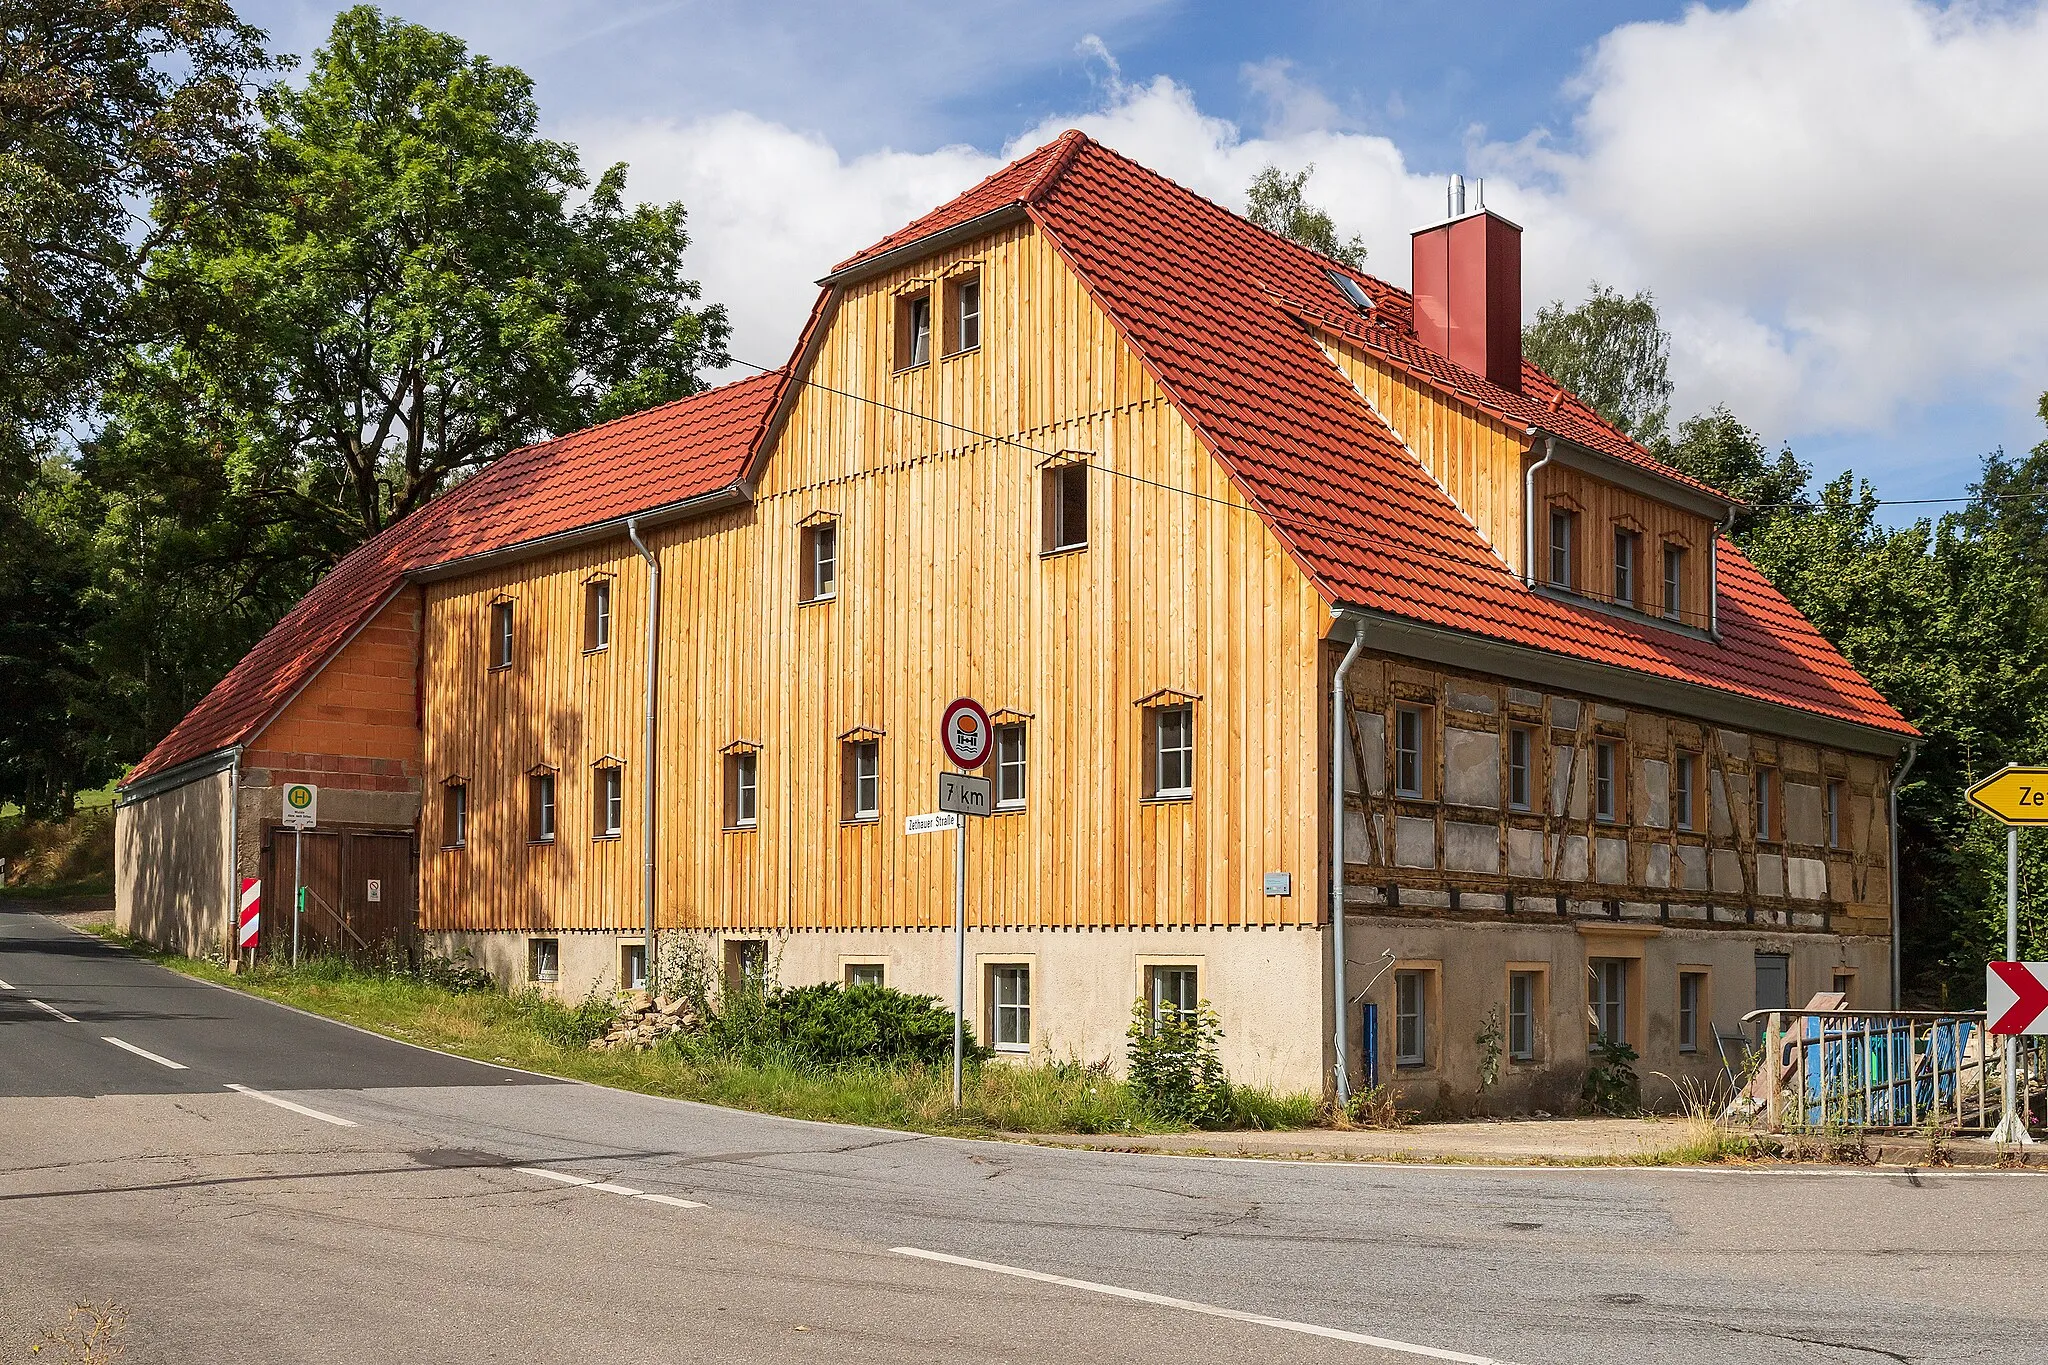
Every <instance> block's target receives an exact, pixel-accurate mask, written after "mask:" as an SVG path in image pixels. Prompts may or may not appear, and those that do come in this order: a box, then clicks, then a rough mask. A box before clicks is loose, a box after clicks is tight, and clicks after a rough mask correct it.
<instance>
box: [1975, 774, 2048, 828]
mask: <svg viewBox="0 0 2048 1365" xmlns="http://www.w3.org/2000/svg"><path fill="white" fill-rule="evenodd" d="M1963 795H1964V796H1966V797H1968V798H1969V800H1970V804H1971V805H1973V806H1975V807H1976V808H1977V809H1978V810H1981V811H1983V812H1984V813H1985V814H1986V815H1989V816H1991V817H1992V818H1993V819H1995V820H2003V821H2004V822H2005V823H2006V824H2008V825H2048V768H2020V767H2011V768H2000V769H1999V770H1998V771H1997V772H1995V773H1993V774H1991V776H1989V777H1987V778H1985V779H1984V780H1983V781H1982V782H1979V783H1978V784H1977V785H1976V786H1974V787H1972V788H1970V789H1969V790H1968V791H1966V792H1964V793H1963Z"/></svg>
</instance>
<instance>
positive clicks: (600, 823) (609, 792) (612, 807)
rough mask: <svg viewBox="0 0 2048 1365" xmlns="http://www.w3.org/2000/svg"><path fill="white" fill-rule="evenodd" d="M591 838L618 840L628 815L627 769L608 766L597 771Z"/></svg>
mask: <svg viewBox="0 0 2048 1365" xmlns="http://www.w3.org/2000/svg"><path fill="white" fill-rule="evenodd" d="M590 806H591V810H590V816H591V820H590V823H591V836H592V837H593V838H597V839H616V838H618V837H619V831H620V829H621V828H622V827H623V824H624V821H625V815H626V772H625V769H623V768H619V767H614V766H612V765H609V764H607V765H606V766H605V767H602V768H599V769H597V770H596V780H595V781H593V782H592V783H591V801H590Z"/></svg>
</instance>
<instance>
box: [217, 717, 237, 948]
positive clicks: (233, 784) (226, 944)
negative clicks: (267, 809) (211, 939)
mask: <svg viewBox="0 0 2048 1365" xmlns="http://www.w3.org/2000/svg"><path fill="white" fill-rule="evenodd" d="M231 752H232V761H231V762H230V763H229V764H228V932H227V937H226V938H224V939H222V940H221V957H222V959H223V960H225V961H226V962H227V963H229V964H230V966H231V967H232V966H234V965H236V964H239V963H240V962H241V960H242V948H241V944H240V942H239V931H240V929H241V918H242V866H241V856H242V832H241V824H240V821H241V814H242V746H241V745H239V744H237V745H236V746H235V747H234V749H233V750H232V751H231Z"/></svg>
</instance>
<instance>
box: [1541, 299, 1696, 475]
mask: <svg viewBox="0 0 2048 1365" xmlns="http://www.w3.org/2000/svg"><path fill="white" fill-rule="evenodd" d="M1522 353H1523V354H1524V355H1526V356H1528V357H1529V359H1531V360H1533V361H1535V362H1536V363H1537V364H1538V365H1540V366H1541V367H1542V368H1543V369H1544V370H1545V371H1546V372H1548V373H1549V375H1550V376H1551V377H1552V378H1553V379H1555V380H1557V381H1558V383H1560V384H1562V385H1564V386H1565V387H1566V388H1567V389H1570V390H1571V391H1572V392H1573V393H1575V394H1577V395H1578V396H1579V397H1580V398H1583V399H1584V400H1586V401H1587V402H1588V403H1591V404H1592V405H1593V406H1594V407H1595V408H1597V409H1598V410H1599V411H1600V413H1601V415H1602V416H1604V417H1606V418H1607V420H1608V421H1610V422H1612V423H1614V424H1615V425H1616V426H1618V427H1620V428H1621V429H1622V430H1623V431H1625V432H1627V433H1628V434H1629V435H1631V436H1633V437H1635V438H1636V439H1637V440H1638V441H1641V442H1643V443H1644V444H1645V445H1647V444H1649V443H1650V442H1652V441H1654V440H1656V439H1657V438H1658V437H1659V436H1662V435H1663V434H1664V424H1665V423H1666V421H1668V420H1669V419H1670V416H1671V376H1670V373H1669V370H1670V360H1671V334H1670V333H1668V332H1666V331H1665V330H1664V327H1663V324H1662V323H1661V322H1660V321H1659V319H1658V317H1657V303H1656V300H1655V299H1653V298H1651V296H1650V294H1649V291H1647V290H1645V291H1644V292H1643V293H1640V294H1637V295H1635V296H1634V297H1632V298H1629V297H1624V296H1623V295H1622V294H1621V293H1620V292H1619V291H1618V290H1614V289H1610V288H1608V287H1607V286H1606V285H1604V284H1601V283H1600V282H1599V281H1598V280H1595V281H1593V283H1592V286H1591V288H1590V289H1589V290H1588V293H1587V297H1586V301H1585V302H1584V303H1582V304H1580V305H1579V306H1578V307H1576V308H1567V307H1565V306H1564V302H1563V300H1561V299H1553V300H1551V301H1550V302H1549V303H1546V304H1544V305H1543V306H1542V307H1541V308H1539V309H1537V310H1536V321H1535V322H1533V323H1531V324H1530V325H1529V326H1527V327H1525V328H1523V329H1522Z"/></svg>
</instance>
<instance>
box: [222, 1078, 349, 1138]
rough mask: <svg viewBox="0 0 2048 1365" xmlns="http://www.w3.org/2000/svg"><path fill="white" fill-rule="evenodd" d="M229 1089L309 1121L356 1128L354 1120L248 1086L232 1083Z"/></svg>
mask: <svg viewBox="0 0 2048 1365" xmlns="http://www.w3.org/2000/svg"><path fill="white" fill-rule="evenodd" d="M228 1089H230V1090H232V1091H234V1092H235V1093H237V1094H240V1095H247V1096H248V1097H249V1098H250V1099H252V1100H262V1101H263V1102H264V1103H265V1104H274V1105H276V1106H277V1107H278V1108H280V1109H289V1110H291V1111H292V1112H293V1113H294V1114H304V1115H305V1116H306V1117H307V1118H309V1119H318V1120H320V1121H321V1122H322V1123H331V1124H333V1125H334V1126H335V1127H337V1128H353V1127H355V1126H356V1121H355V1120H354V1119H344V1118H336V1117H335V1116H334V1115H332V1114H323V1113H321V1112H320V1111H319V1110H318V1109H308V1108H307V1107H306V1106H305V1105H303V1104H293V1103H292V1102H291V1101H290V1100H281V1099H279V1098H278V1097H277V1096H275V1095H266V1094H264V1093H263V1092H262V1091H261V1090H251V1089H250V1088H249V1087H248V1086H246V1085H236V1084H234V1083H233V1082H232V1081H230V1082H229V1083H228Z"/></svg>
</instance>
